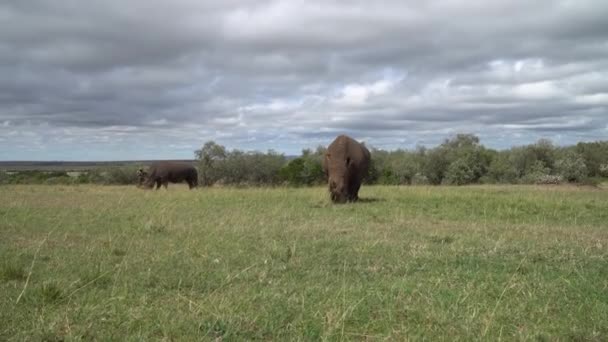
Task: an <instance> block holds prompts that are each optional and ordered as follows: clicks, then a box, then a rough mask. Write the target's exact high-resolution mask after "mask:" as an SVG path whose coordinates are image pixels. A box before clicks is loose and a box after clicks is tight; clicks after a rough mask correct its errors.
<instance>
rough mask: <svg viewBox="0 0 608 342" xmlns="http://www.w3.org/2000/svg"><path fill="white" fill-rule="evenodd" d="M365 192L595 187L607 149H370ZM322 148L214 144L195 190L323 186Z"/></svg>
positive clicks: (18, 178)
mask: <svg viewBox="0 0 608 342" xmlns="http://www.w3.org/2000/svg"><path fill="white" fill-rule="evenodd" d="M371 152H372V165H371V168H370V172H369V175H368V176H367V178H366V179H365V182H366V183H367V184H386V185H416V184H433V185H438V184H448V185H465V184H493V183H503V184H559V183H566V182H571V183H583V184H594V183H596V182H597V181H598V180H599V179H601V178H602V177H608V141H598V142H590V143H582V142H581V143H578V144H576V145H573V146H567V147H559V146H555V145H554V144H553V143H552V142H551V141H549V140H546V139H541V140H539V141H538V142H536V143H534V144H531V145H526V146H518V147H513V148H511V149H508V150H502V151H497V150H493V149H489V148H486V147H484V146H483V145H482V144H481V143H480V142H479V138H478V137H476V136H475V135H471V134H459V135H456V136H455V137H453V138H450V139H446V140H445V141H444V142H443V143H442V144H440V145H439V146H436V147H434V148H425V147H417V148H415V149H414V150H405V149H399V150H394V151H384V150H380V149H375V148H371ZM324 155H325V148H324V147H318V148H317V149H316V150H310V149H306V150H303V151H302V154H301V155H300V156H298V157H296V158H288V157H286V156H284V155H283V154H280V153H277V152H274V151H268V152H245V151H241V150H236V149H235V150H228V149H226V148H225V147H224V146H222V145H219V144H217V143H215V142H213V141H209V142H207V143H206V144H205V145H204V146H203V147H202V148H201V149H200V150H197V151H195V156H196V159H197V163H196V164H197V165H196V166H197V168H198V171H199V184H201V185H203V186H211V185H250V186H260V185H271V186H273V185H290V186H310V185H318V184H324V183H325V182H326V180H325V174H324V173H323V170H322V167H321V163H322V160H323V157H324ZM142 166H143V165H130V166H120V167H110V168H101V169H95V170H91V171H86V172H63V171H53V172H44V171H21V172H14V173H13V172H12V173H7V172H0V184H89V183H93V184H116V185H121V184H124V185H126V184H133V185H134V184H136V183H137V176H136V170H137V169H138V168H139V167H142Z"/></svg>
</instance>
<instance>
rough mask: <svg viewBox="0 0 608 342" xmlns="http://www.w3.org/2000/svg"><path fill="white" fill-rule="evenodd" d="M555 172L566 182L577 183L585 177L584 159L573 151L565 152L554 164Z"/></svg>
mask: <svg viewBox="0 0 608 342" xmlns="http://www.w3.org/2000/svg"><path fill="white" fill-rule="evenodd" d="M555 171H556V173H557V174H559V175H560V176H562V177H563V178H564V179H565V180H567V181H568V182H577V181H580V180H582V179H583V178H585V177H587V166H586V165H585V159H584V158H583V156H582V155H580V154H579V153H576V152H575V151H567V152H566V153H565V155H564V156H563V157H562V158H560V159H558V160H557V161H556V162H555Z"/></svg>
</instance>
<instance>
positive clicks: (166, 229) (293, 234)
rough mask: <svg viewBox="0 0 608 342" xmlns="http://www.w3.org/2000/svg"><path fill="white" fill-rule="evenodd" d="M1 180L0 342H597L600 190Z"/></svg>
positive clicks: (601, 329) (603, 197) (604, 286)
mask: <svg viewBox="0 0 608 342" xmlns="http://www.w3.org/2000/svg"><path fill="white" fill-rule="evenodd" d="M361 195H362V197H363V198H364V200H363V201H362V202H360V203H356V204H348V205H332V204H330V203H329V201H328V198H327V197H328V196H327V194H326V192H325V189H322V188H305V189H290V188H279V189H266V188H257V189H234V188H214V189H198V190H195V191H187V190H186V188H185V187H183V186H173V187H171V186H170V188H169V191H165V190H161V191H147V192H146V191H141V190H138V189H136V188H134V187H110V186H108V187H103V186H71V187H70V186H4V187H0V340H18V341H22V340H36V341H37V340H43V339H46V340H224V341H228V340H406V339H411V340H418V339H426V340H431V341H435V340H451V341H454V340H466V341H470V340H499V339H503V340H540V341H542V340H551V341H553V340H592V341H593V340H596V341H606V340H608V191H605V190H597V189H589V188H576V187H523V186H479V187H380V186H376V187H364V188H363V189H362V193H361Z"/></svg>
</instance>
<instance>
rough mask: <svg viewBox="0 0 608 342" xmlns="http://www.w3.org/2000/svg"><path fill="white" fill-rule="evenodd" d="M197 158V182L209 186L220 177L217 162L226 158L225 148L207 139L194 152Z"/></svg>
mask: <svg viewBox="0 0 608 342" xmlns="http://www.w3.org/2000/svg"><path fill="white" fill-rule="evenodd" d="M194 154H195V155H196V158H197V159H198V160H199V180H200V181H199V183H200V184H201V185H204V186H210V185H212V184H213V183H215V182H217V181H218V180H219V179H220V174H219V172H218V171H219V167H218V164H220V163H222V162H223V161H225V159H226V154H227V152H226V148H225V147H224V146H222V145H218V144H216V143H215V142H214V141H207V142H206V143H205V145H203V147H202V148H201V149H200V150H196V151H195V152H194Z"/></svg>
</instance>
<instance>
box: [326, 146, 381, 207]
mask: <svg viewBox="0 0 608 342" xmlns="http://www.w3.org/2000/svg"><path fill="white" fill-rule="evenodd" d="M370 160H371V157H370V153H369V150H368V149H367V148H366V147H365V146H364V145H363V144H361V143H358V142H357V141H356V140H354V139H352V138H350V137H348V136H346V135H340V136H338V137H337V138H336V140H334V141H333V142H332V143H331V144H330V145H329V147H327V152H326V154H325V158H324V159H323V171H325V174H326V175H327V180H328V183H329V192H330V196H331V200H332V201H333V202H336V203H344V202H346V201H349V202H353V201H357V200H358V199H359V188H360V187H361V181H362V180H363V178H364V177H365V175H367V172H368V170H369V165H370Z"/></svg>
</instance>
